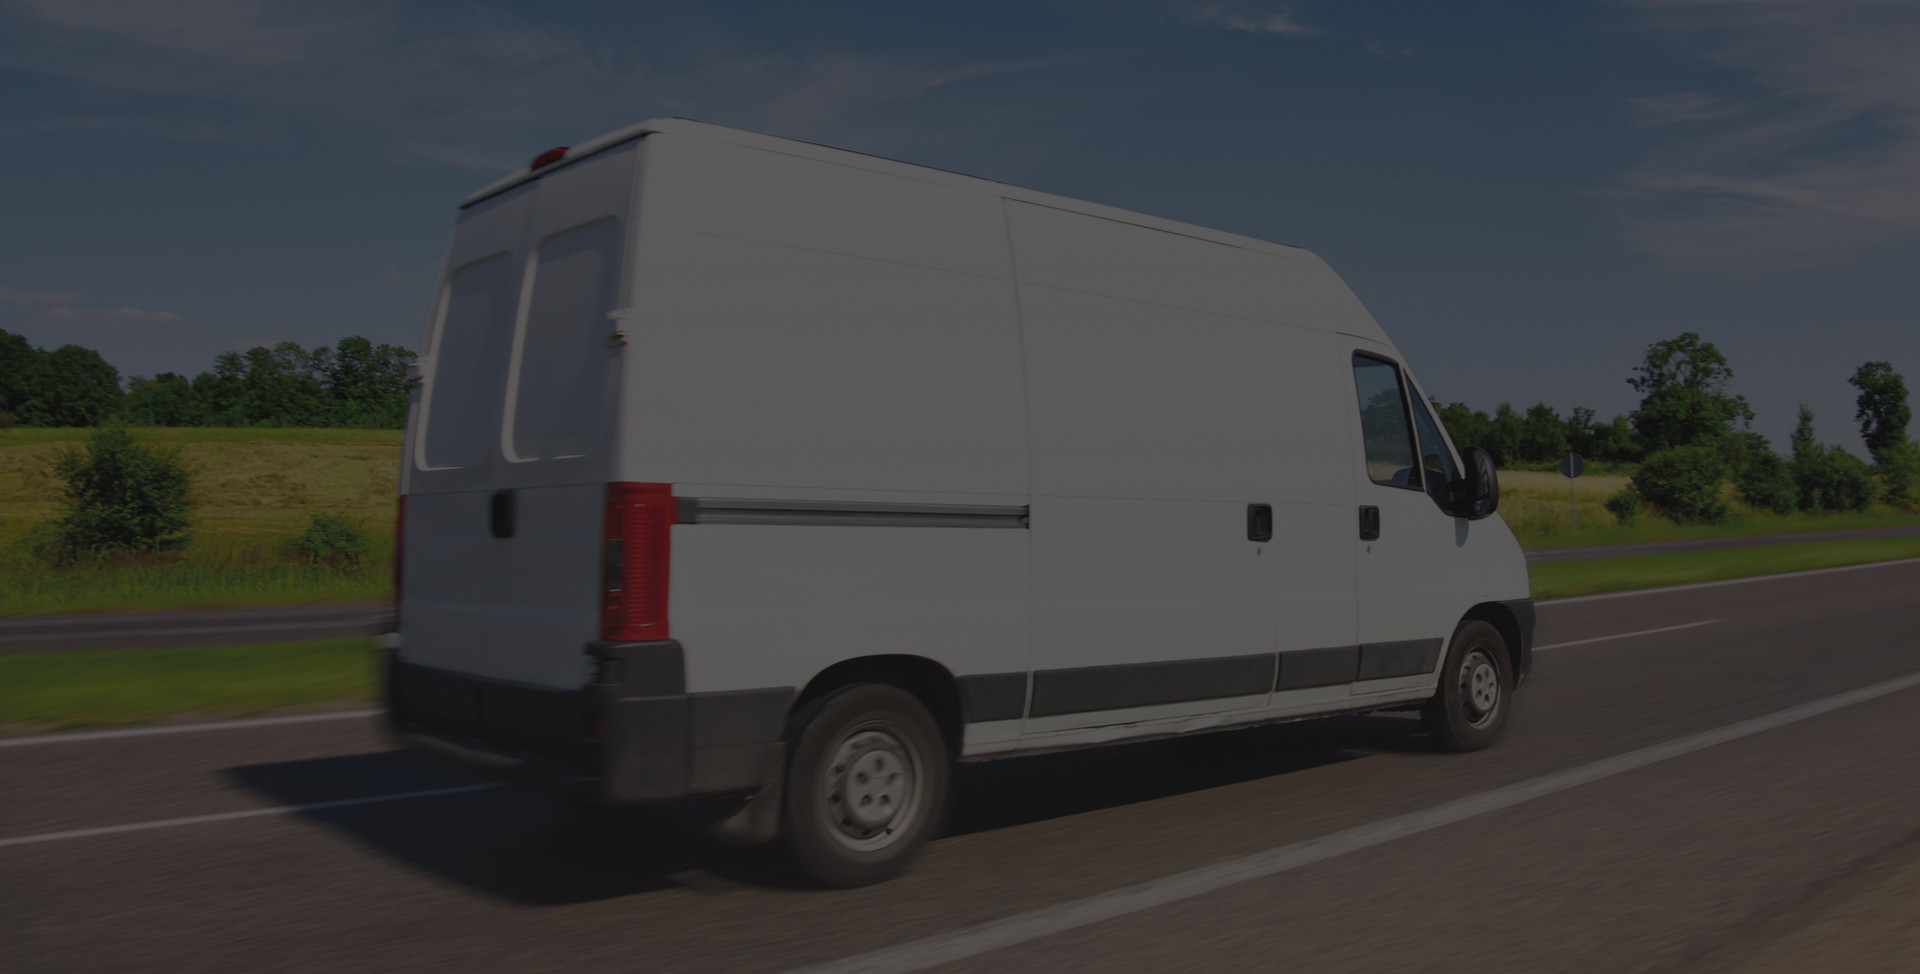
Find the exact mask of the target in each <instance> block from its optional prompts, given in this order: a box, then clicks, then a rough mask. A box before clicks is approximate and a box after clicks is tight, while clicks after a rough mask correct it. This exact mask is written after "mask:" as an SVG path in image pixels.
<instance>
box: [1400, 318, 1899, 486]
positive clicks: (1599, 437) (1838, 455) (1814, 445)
mask: <svg viewBox="0 0 1920 974" xmlns="http://www.w3.org/2000/svg"><path fill="white" fill-rule="evenodd" d="M1732 378H1733V369H1732V368H1731V367H1729V366H1728V364H1727V358H1726V356H1725V355H1724V354H1722V353H1721V352H1720V350H1719V349H1718V348H1715V347H1714V345H1713V343H1712V342H1704V341H1701V340H1700V336H1699V335H1697V334H1695V333H1693V332H1686V333H1684V334H1681V335H1680V336H1679V337H1677V338H1670V339H1667V340H1665V341H1659V342H1654V343H1653V344H1652V345H1649V346H1648V347H1647V353H1646V357H1645V359H1644V360H1643V361H1642V362H1641V364H1640V365H1639V366H1637V367H1636V368H1635V369H1634V374H1633V375H1632V376H1630V377H1629V378H1628V379H1627V383H1628V384H1629V385H1631V386H1632V387H1633V388H1634V390H1635V391H1637V392H1639V393H1640V394H1641V396H1642V398H1641V400H1640V405H1639V407H1638V408H1637V409H1635V410H1634V411H1633V412H1632V413H1631V414H1629V415H1625V416H1615V417H1613V419H1612V420H1611V421H1609V422H1605V423H1602V422H1599V421H1598V420H1597V419H1596V417H1595V416H1594V412H1593V410H1591V409H1587V408H1585V407H1576V408H1575V409H1574V410H1573V415H1572V416H1569V417H1566V418H1564V419H1563V418H1561V416H1560V415H1559V414H1558V413H1557V412H1555V411H1554V409H1553V408H1552V407H1551V406H1548V405H1547V404H1546V403H1539V404H1536V405H1534V406H1533V407H1531V408H1529V409H1528V410H1527V411H1526V412H1525V413H1524V414H1523V413H1519V412H1517V411H1515V410H1514V408H1513V406H1512V405H1511V404H1509V403H1501V404H1500V406H1499V407H1498V408H1497V409H1496V410H1495V411H1494V414H1493V415H1491V416H1489V415H1487V413H1485V412H1483V411H1475V410H1471V409H1469V408H1467V406H1466V405H1465V404H1464V403H1458V402H1456V403H1452V404H1449V405H1446V406H1441V405H1440V404H1439V403H1438V402H1437V401H1436V402H1435V403H1434V406H1435V411H1436V412H1438V413H1439V415H1440V419H1441V421H1442V422H1443V423H1445V424H1446V426H1447V431H1448V433H1449V435H1451V436H1452V437H1453V440H1454V442H1455V443H1457V444H1460V445H1462V446H1466V445H1470V444H1471V445H1477V446H1481V447H1484V448H1485V449H1486V450H1487V451H1488V452H1489V453H1491V454H1493V456H1494V459H1495V460H1496V461H1498V462H1499V463H1500V464H1501V465H1502V466H1517V465H1528V464H1534V465H1537V464H1550V463H1554V462H1556V461H1558V460H1559V459H1560V458H1561V457H1562V456H1564V455H1566V453H1568V452H1569V451H1571V452H1575V453H1579V454H1580V455H1581V456H1582V457H1585V458H1588V459H1592V460H1598V461H1608V462H1614V463H1622V464H1637V465H1638V467H1637V469H1636V471H1635V473H1634V475H1633V480H1632V486H1631V487H1630V488H1628V491H1627V492H1625V494H1624V495H1623V496H1621V497H1618V498H1615V499H1614V500H1612V501H1609V504H1608V507H1609V509H1612V510H1613V511H1614V512H1615V513H1616V514H1617V515H1620V516H1621V519H1622V520H1630V519H1631V518H1632V517H1633V514H1634V512H1636V511H1637V510H1638V509H1639V504H1640V502H1641V501H1643V500H1644V501H1647V502H1650V503H1651V504H1653V505H1654V506H1656V507H1658V508H1659V509H1660V510H1661V511H1662V512H1663V513H1665V514H1667V515H1668V516H1670V517H1672V518H1673V519H1674V520H1678V521H1694V522H1714V521H1720V520H1725V519H1726V517H1727V516H1728V514H1729V513H1730V511H1729V509H1728V507H1727V505H1726V502H1725V500H1724V499H1723V498H1722V494H1723V484H1725V483H1726V482H1727V481H1732V482H1733V484H1734V488H1735V491H1736V493H1737V494H1738V495H1739V496H1740V499H1741V500H1743V501H1745V502H1746V503H1747V504H1749V505H1751V506H1753V507H1756V508H1763V509H1767V510H1771V511H1774V512H1776V513H1780V514H1786V513H1789V512H1791V511H1794V510H1802V511H1815V512H1818V511H1840V510H1859V511H1864V510H1866V509H1868V508H1869V507H1871V506H1872V505H1873V504H1874V502H1875V501H1876V500H1884V501H1885V502H1886V503H1887V504H1889V505H1890V506H1893V507H1899V508H1912V507H1914V506H1915V502H1916V496H1915V495H1916V491H1915V483H1914V481H1915V478H1916V476H1920V444H1915V443H1913V442H1912V441H1910V440H1908V439H1907V426H1908V424H1909V423H1910V421H1911V420H1912V418H1913V413H1912V410H1911V408H1910V407H1909V406H1908V405H1907V388H1906V384H1905V381H1904V380H1903V379H1902V378H1901V376H1900V374H1899V373H1898V372H1895V371H1894V370H1893V366H1892V365H1891V364H1890V363H1887V362H1867V363H1865V364H1863V365H1861V366H1860V367H1859V368H1858V369H1856V370H1855V371H1854V374H1853V376H1852V378H1850V379H1848V383H1849V384H1851V385H1852V386H1853V387H1854V389H1855V390H1856V392H1857V393H1858V395H1857V397H1856V399H1855V405H1856V407H1857V408H1856V411H1855V414H1854V419H1855V421H1856V422H1857V423H1859V426H1860V435H1861V438H1862V439H1863V440H1865V441H1866V445H1867V451H1868V453H1869V455H1870V456H1871V457H1872V458H1873V463H1872V465H1871V466H1869V465H1868V464H1867V462H1866V461H1863V460H1861V459H1860V458H1858V457H1855V456H1853V455H1852V454H1850V453H1848V452H1846V450H1845V449H1843V448H1841V447H1838V446H1824V445H1822V444H1821V443H1820V442H1819V440H1818V439H1817V438H1816V437H1815V434H1814V427H1813V422H1814V416H1813V411H1812V410H1810V409H1808V408H1807V407H1806V406H1805V405H1802V406H1801V407H1800V417H1799V425H1798V426H1797V427H1796V429H1795V431H1794V433H1793V437H1792V442H1791V444H1790V446H1791V452H1790V453H1789V455H1788V456H1785V457H1783V456H1781V455H1779V454H1777V453H1775V452H1774V450H1773V447H1772V444H1770V443H1769V442H1768V441H1767V438H1766V437H1764V436H1761V435H1760V434H1758V433H1755V432H1753V430H1752V429H1750V428H1749V426H1750V424H1751V423H1752V421H1753V410H1752V408H1750V407H1749V406H1748V405H1747V400H1746V397H1745V396H1740V395H1736V394H1733V393H1732V392H1730V391H1729V389H1728V383H1729V382H1730V380H1732Z"/></svg>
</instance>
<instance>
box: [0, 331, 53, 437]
mask: <svg viewBox="0 0 1920 974" xmlns="http://www.w3.org/2000/svg"><path fill="white" fill-rule="evenodd" d="M46 357H47V353H45V352H43V351H41V350H39V349H37V348H34V347H33V346H32V345H29V344H27V339H26V338H25V337H24V336H21V335H15V334H13V333H11V332H7V331H0V412H7V413H12V414H14V416H15V417H16V418H17V419H18V420H19V421H20V422H22V423H26V424H28V425H34V424H33V417H32V414H31V413H30V412H29V411H28V409H27V404H28V403H30V402H37V401H38V399H39V398H40V386H41V383H42V382H43V381H45V380H44V376H43V374H42V373H43V370H44V369H45V361H44V360H45V359H46Z"/></svg>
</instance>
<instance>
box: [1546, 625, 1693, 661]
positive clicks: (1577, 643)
mask: <svg viewBox="0 0 1920 974" xmlns="http://www.w3.org/2000/svg"><path fill="white" fill-rule="evenodd" d="M1725 621H1726V620H1725V619H1703V620H1701V621H1699V622H1683V623H1681V624H1680V625H1677V626H1661V627H1660V628H1658V629H1642V630H1640V631H1639V632H1619V633H1614V634H1613V635H1611V636H1595V637H1593V638H1592V639H1574V640H1570V641H1568V642H1564V643H1549V644H1547V645H1545V646H1535V647H1533V651H1534V652H1536V653H1537V652H1540V651H1541V650H1543V649H1562V648H1564V647H1567V646H1585V645H1586V644H1588V643H1604V642H1606V641H1607V640H1609V639H1628V638H1631V637H1633V636H1651V635H1653V634H1654V633H1658V632H1677V631H1679V630H1681V629H1697V628H1699V627H1701V626H1711V625H1713V624H1714V623H1716V622H1725Z"/></svg>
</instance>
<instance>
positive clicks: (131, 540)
mask: <svg viewBox="0 0 1920 974" xmlns="http://www.w3.org/2000/svg"><path fill="white" fill-rule="evenodd" d="M47 469H48V472H49V473H51V474H52V475H53V476H55V477H58V478H60V479H61V480H64V481H66V482H67V485H66V490H65V492H64V493H65V503H64V504H63V505H62V510H61V512H60V517H59V520H58V521H57V528H58V541H57V542H56V544H57V551H58V553H59V554H60V555H61V556H63V557H65V558H69V559H71V558H77V557H82V556H92V557H100V556H103V555H113V554H125V553H145V552H154V551H163V550H166V549H169V548H176V547H179V546H180V545H181V544H184V543H185V541H186V537H185V534H184V533H183V532H185V530H186V527H187V523H188V520H189V516H190V514H191V511H192V506H191V501H190V500H189V497H188V488H189V487H190V486H191V484H192V479H193V474H192V472H191V471H190V470H188V468H187V466H186V464H184V463H183V462H182V461H181V460H180V450H179V448H178V447H174V448H172V449H155V448H153V447H149V446H146V445H144V444H141V443H138V442H136V441H135V440H134V438H133V435H132V434H130V433H128V432H127V428H126V427H124V426H117V425H116V426H104V427H101V428H99V429H96V430H94V431H93V432H92V433H91V434H90V435H88V437H87V444H86V446H85V447H84V448H81V449H66V450H61V451H59V452H57V453H55V454H54V456H53V459H52V461H51V462H50V463H49V464H48V468H47Z"/></svg>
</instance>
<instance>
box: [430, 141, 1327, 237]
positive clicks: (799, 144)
mask: <svg viewBox="0 0 1920 974" xmlns="http://www.w3.org/2000/svg"><path fill="white" fill-rule="evenodd" d="M656 132H659V133H666V134H672V135H681V136H687V137H690V138H697V139H706V140H709V141H715V142H730V143H733V144H735V145H742V146H749V147H752V148H757V149H765V150H767V151H771V152H781V153H785V154H787V155H797V156H802V157H805V158H810V159H818V160H821V161H824V162H837V163H841V164H843V165H854V166H857V167H859V168H863V169H872V170H876V171H881V172H891V173H895V174H897V175H905V176H910V177H913V178H918V179H924V180H928V181H930V182H938V183H943V184H946V185H949V186H954V187H956V188H960V189H967V190H972V191H974V192H992V193H995V194H997V195H1000V196H1004V197H1006V198H1008V199H1017V200H1022V201H1025V202H1029V203H1037V204H1039V205H1042V206H1052V207H1056V208H1061V209H1069V210H1074V211H1076V212H1080V213H1086V214H1088V215H1091V216H1101V217H1106V218H1107V219H1111V220H1119V221H1122V222H1126V223H1133V224H1138V225H1140V226H1146V227H1152V228H1154V229H1158V230H1165V231H1168V232H1171V233H1178V234H1182V235H1185V236H1190V237H1199V238H1201V239H1204V240H1211V241H1215V242H1220V243H1229V244H1233V245H1235V246H1241V247H1245V246H1247V245H1249V244H1251V245H1253V247H1252V248H1251V249H1256V250H1263V249H1267V248H1271V247H1282V248H1286V249H1287V250H1289V251H1293V252H1295V253H1296V254H1302V253H1304V252H1305V248H1303V247H1300V246H1298V245H1295V244H1287V243H1279V242H1277V241H1271V240H1261V239H1259V238H1256V237H1248V236H1244V235H1242V234H1237V233H1228V232H1227V231H1224V230H1214V229H1210V228H1206V227H1200V226H1196V225H1193V224H1188V223H1181V222H1179V221H1177V220H1168V219H1164V218H1161V217H1155V216H1149V215H1147V214H1144V213H1137V212H1134V211H1132V210H1123V209H1120V208H1119V207H1113V206H1106V205H1104V204H1100V203H1090V202H1087V201H1085V200H1080V199H1074V198H1072V197H1066V196H1057V195H1055V194H1052V193H1043V192H1040V191H1038V190H1032V189H1025V188H1022V187H1019V186H1014V185H1012V184H1010V183H1003V182H999V181H998V180H992V179H984V178H982V177H979V176H969V175H967V174H965V173H957V172H953V171H951V170H946V169H938V168H935V167H932V166H922V165H918V164H916V163H910V162H902V161H900V160H898V159H889V158H886V157H885V156H876V155H871V154H869V153H864V152H855V151H853V150H850V149H839V148H835V147H833V146H827V145H821V144H819V143H815V142H804V141H801V140H799V139H787V138H781V137H780V136H776V135H766V134H764V133H760V132H750V131H748V130H746V129H737V128H731V127H729V126H725V125H715V124H712V123H710V122H700V121H695V120H693V119H690V118H654V119H648V120H647V121H644V122H639V123H637V124H634V125H629V126H627V127H625V128H621V129H615V130H614V131H612V132H608V133H607V134H605V135H602V136H599V137H597V138H593V139H589V140H587V141H585V142H582V143H580V144H579V145H576V146H573V147H571V148H569V149H568V150H567V151H566V152H565V154H563V155H562V156H561V157H560V158H559V159H558V160H557V161H555V162H552V163H549V164H547V165H544V166H541V167H540V168H539V169H537V170H535V169H525V170H522V171H520V172H517V173H514V174H513V175H511V176H508V177H506V178H505V179H502V180H499V181H498V182H495V183H493V184H492V185H489V186H487V187H486V188H484V189H482V190H480V191H479V192H477V193H474V194H473V195H472V196H469V197H467V198H466V199H465V200H464V201H462V202H461V204H460V208H461V209H465V208H467V207H469V206H472V205H474V204H475V203H478V202H480V201H482V200H485V199H487V198H488V197H492V196H498V195H499V194H501V193H504V192H506V191H507V190H509V189H512V188H513V187H515V186H518V185H520V184H521V183H524V182H527V181H529V180H532V179H535V178H537V177H540V176H545V175H547V174H548V173H551V172H553V171H555V170H557V169H560V168H562V167H565V166H567V165H569V164H571V163H574V162H577V161H579V160H581V159H584V158H586V157H588V156H590V155H593V154H594V153H597V152H600V151H602V150H605V149H610V148H612V147H614V146H616V145H620V144H621V143H623V142H629V141H632V140H634V139H637V138H640V137H642V136H646V135H652V134H654V133H656Z"/></svg>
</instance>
